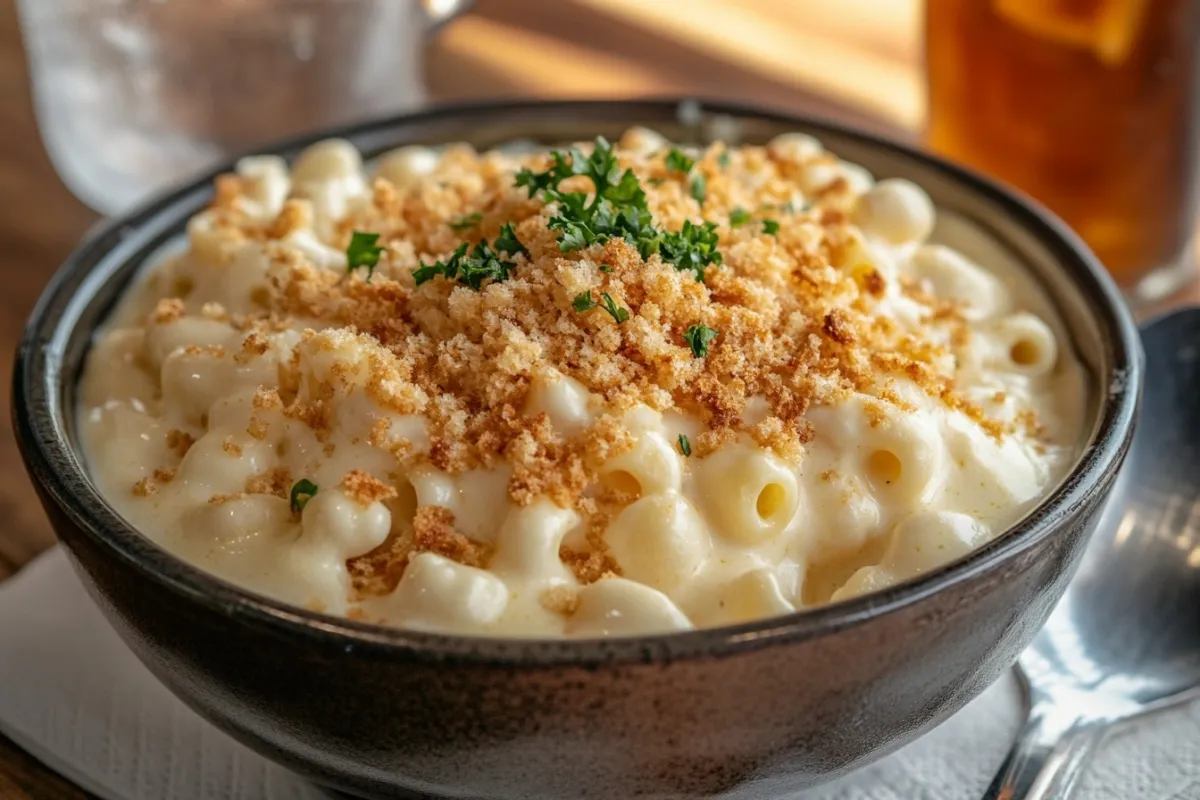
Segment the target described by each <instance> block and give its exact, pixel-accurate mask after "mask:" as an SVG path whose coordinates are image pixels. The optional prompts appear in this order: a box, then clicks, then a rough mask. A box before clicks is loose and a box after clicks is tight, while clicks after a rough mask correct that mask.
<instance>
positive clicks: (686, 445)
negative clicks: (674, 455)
mask: <svg viewBox="0 0 1200 800" xmlns="http://www.w3.org/2000/svg"><path fill="white" fill-rule="evenodd" d="M679 452H681V453H683V454H684V455H685V456H688V457H691V455H692V443H691V442H690V441H688V437H686V436H684V435H683V434H682V433H681V434H679Z"/></svg>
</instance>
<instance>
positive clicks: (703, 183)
mask: <svg viewBox="0 0 1200 800" xmlns="http://www.w3.org/2000/svg"><path fill="white" fill-rule="evenodd" d="M688 191H689V192H690V193H691V195H692V198H693V199H695V201H696V202H697V203H699V204H700V205H704V198H705V197H707V196H708V179H707V178H705V177H704V176H703V175H701V174H700V173H696V174H695V175H693V176H692V183H691V185H690V186H689V187H688Z"/></svg>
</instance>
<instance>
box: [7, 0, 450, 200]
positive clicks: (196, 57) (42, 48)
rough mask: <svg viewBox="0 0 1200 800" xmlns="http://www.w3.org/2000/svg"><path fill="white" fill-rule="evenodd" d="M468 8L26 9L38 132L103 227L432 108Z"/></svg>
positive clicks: (147, 0) (44, 1) (386, 1)
mask: <svg viewBox="0 0 1200 800" xmlns="http://www.w3.org/2000/svg"><path fill="white" fill-rule="evenodd" d="M462 5H464V3H463V2H461V0H443V1H442V2H426V3H422V2H418V1H417V0H18V7H19V11H20V20H21V28H22V31H23V33H24V39H25V48H26V51H27V52H28V56H29V61H30V74H31V76H32V82H33V95H34V102H35V105H36V109H37V116H38V125H39V127H40V129H41V134H42V139H43V141H44V142H45V145H46V149H47V151H48V152H49V154H50V158H51V160H52V161H53V162H54V165H55V167H56V168H57V170H58V173H59V175H60V176H61V177H62V179H63V181H64V182H65V183H66V184H67V186H68V187H69V188H70V189H71V191H73V192H74V193H75V194H76V195H77V196H78V197H79V198H80V199H81V200H83V201H84V202H85V203H87V204H88V205H90V206H91V207H92V208H94V209H96V210H97V211H100V212H102V213H105V214H112V213H115V212H117V211H120V210H122V209H124V208H127V207H129V206H130V205H132V204H133V203H135V202H137V201H138V200H140V199H142V198H144V197H146V196H147V195H149V194H151V193H153V192H154V191H155V190H157V189H160V188H162V187H164V186H166V185H168V184H170V183H172V182H175V181H177V180H179V179H181V178H183V177H185V176H187V175H189V174H191V173H194V172H196V171H199V170H201V169H203V168H204V167H206V166H209V165H210V164H212V163H213V162H215V161H217V160H219V159H220V158H222V157H223V156H226V155H228V154H230V153H237V152H241V151H244V150H247V149H250V148H252V147H254V146H256V145H258V144H261V143H263V142H267V141H270V140H272V139H277V138H280V137H283V136H287V135H289V134H292V133H296V132H299V131H303V130H306V129H312V128H318V127H324V126H327V125H336V124H340V123H345V122H350V121H353V120H356V119H362V118H365V117H370V116H373V115H379V114H383V113H387V112H394V111H397V110H400V109H404V108H410V107H413V106H416V105H418V104H420V103H421V102H422V101H423V100H424V99H425V95H424V86H423V80H422V74H421V61H422V52H423V48H422V44H423V42H422V40H423V38H424V37H425V36H426V35H427V34H429V33H430V32H431V31H432V30H434V29H435V28H436V26H437V25H438V24H439V23H441V22H443V21H445V20H446V19H448V18H449V17H450V16H452V15H454V14H455V13H457V12H458V11H459V10H460V7H461V6H462Z"/></svg>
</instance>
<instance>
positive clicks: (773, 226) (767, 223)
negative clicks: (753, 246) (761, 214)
mask: <svg viewBox="0 0 1200 800" xmlns="http://www.w3.org/2000/svg"><path fill="white" fill-rule="evenodd" d="M763 233H765V234H767V235H768V236H774V235H775V234H777V233H779V223H778V222H777V221H775V220H773V219H764V220H763Z"/></svg>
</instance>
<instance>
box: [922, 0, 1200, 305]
mask: <svg viewBox="0 0 1200 800" xmlns="http://www.w3.org/2000/svg"><path fill="white" fill-rule="evenodd" d="M925 32H926V56H927V68H928V83H929V118H928V128H927V142H928V144H929V146H930V147H931V148H932V149H933V150H934V151H936V152H939V153H941V154H943V155H945V156H948V157H950V158H952V159H955V160H958V161H961V162H964V163H966V164H969V165H971V166H974V167H976V168H978V169H980V170H982V171H983V172H986V173H990V174H991V175H993V176H995V177H998V178H1000V179H1001V180H1003V181H1006V182H1008V183H1011V184H1013V185H1015V186H1017V187H1018V188H1020V189H1022V190H1024V191H1025V192H1027V193H1029V194H1030V195H1032V196H1033V197H1035V198H1037V199H1038V200H1040V201H1041V202H1043V203H1045V204H1046V205H1047V206H1049V207H1050V208H1051V209H1052V210H1054V211H1055V212H1056V213H1057V214H1058V215H1059V216H1061V217H1062V218H1063V219H1064V220H1066V221H1067V223H1068V224H1069V225H1071V226H1072V227H1073V228H1074V229H1075V230H1076V231H1077V232H1078V233H1079V234H1080V235H1081V236H1082V237H1083V238H1084V239H1085V240H1086V241H1087V243H1088V244H1089V245H1090V246H1091V247H1092V249H1093V250H1094V251H1095V253H1096V254H1097V255H1098V256H1099V257H1100V259H1101V260H1102V261H1103V262H1104V263H1105V264H1106V265H1107V266H1108V269H1109V270H1110V271H1111V272H1112V274H1113V275H1114V276H1115V277H1116V279H1117V280H1118V282H1119V283H1121V284H1122V285H1123V286H1124V287H1125V289H1126V290H1127V291H1128V292H1129V294H1130V296H1131V297H1132V298H1134V299H1137V300H1151V299H1155V298H1157V297H1161V296H1164V295H1166V294H1169V293H1171V292H1172V291H1174V290H1175V289H1177V288H1178V287H1179V286H1180V285H1182V284H1184V283H1186V282H1187V281H1189V280H1191V279H1192V278H1193V277H1194V276H1196V275H1197V274H1198V273H1197V271H1196V266H1195V261H1194V257H1193V254H1192V252H1191V248H1190V246H1189V245H1190V243H1191V240H1192V236H1193V232H1194V229H1195V224H1196V209H1195V199H1196V181H1197V172H1196V154H1197V150H1196V148H1197V144H1200V141H1198V136H1200V130H1198V127H1197V125H1198V122H1200V0H928V6H927V16H926V31H925Z"/></svg>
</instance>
